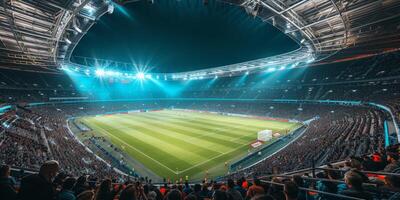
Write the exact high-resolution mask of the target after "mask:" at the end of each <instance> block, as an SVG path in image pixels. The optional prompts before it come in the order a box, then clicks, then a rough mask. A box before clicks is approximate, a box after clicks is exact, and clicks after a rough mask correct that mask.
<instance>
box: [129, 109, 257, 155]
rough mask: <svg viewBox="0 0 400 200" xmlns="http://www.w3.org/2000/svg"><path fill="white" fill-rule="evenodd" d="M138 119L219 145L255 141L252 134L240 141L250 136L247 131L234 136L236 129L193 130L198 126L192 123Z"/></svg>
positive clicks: (200, 128)
mask: <svg viewBox="0 0 400 200" xmlns="http://www.w3.org/2000/svg"><path fill="white" fill-rule="evenodd" d="M129 117H132V116H129ZM136 117H138V118H139V119H138V120H141V119H143V118H146V119H149V120H152V121H156V122H157V123H158V124H160V127H163V128H172V129H173V130H174V131H176V132H181V133H184V134H186V135H189V136H191V137H195V138H201V139H202V140H207V141H209V142H211V143H214V144H217V145H218V144H223V145H226V146H229V147H235V146H237V145H241V144H246V143H248V142H249V139H254V134H252V135H253V136H252V137H250V136H249V137H247V139H246V138H241V139H238V137H242V136H246V135H250V134H249V133H251V132H250V131H247V132H241V133H240V134H232V132H235V131H236V130H235V129H234V127H225V128H224V127H223V126H221V127H218V126H212V127H209V128H204V127H196V128H193V127H195V126H196V123H190V122H186V123H183V121H180V120H177V119H165V117H160V116H155V115H137V116H136ZM163 119H164V120H163Z"/></svg>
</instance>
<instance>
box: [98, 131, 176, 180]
mask: <svg viewBox="0 0 400 200" xmlns="http://www.w3.org/2000/svg"><path fill="white" fill-rule="evenodd" d="M91 125H94V126H95V127H97V128H99V129H101V130H102V131H103V132H105V134H106V135H108V136H111V137H113V138H115V139H116V140H118V141H120V142H122V143H124V144H125V145H127V146H128V147H130V148H132V149H134V150H135V151H137V152H139V153H141V154H143V155H144V156H146V157H147V158H149V159H150V160H152V161H154V162H156V163H157V164H159V165H160V166H162V167H164V168H166V169H168V170H169V171H171V172H172V173H174V174H178V173H176V171H174V170H172V169H171V168H169V167H167V166H165V165H164V164H162V163H160V162H159V161H157V160H155V159H154V158H152V157H151V156H149V155H147V154H145V153H144V152H143V151H140V150H139V149H137V148H135V147H133V146H131V145H130V144H128V143H126V142H125V141H123V140H121V139H120V138H118V137H116V136H114V135H112V134H110V133H109V132H108V131H106V130H104V129H103V128H101V127H99V126H97V125H95V124H91Z"/></svg>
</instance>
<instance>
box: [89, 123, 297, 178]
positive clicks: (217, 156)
mask: <svg viewBox="0 0 400 200" xmlns="http://www.w3.org/2000/svg"><path fill="white" fill-rule="evenodd" d="M94 126H96V127H97V128H100V129H101V130H103V131H104V132H106V135H108V136H111V137H114V138H115V139H117V140H118V141H120V142H122V143H124V144H126V145H127V146H128V147H130V148H132V149H134V150H136V151H138V152H139V153H141V154H143V155H144V156H146V157H147V158H149V159H151V160H152V161H154V162H156V163H157V164H159V165H160V166H162V167H164V168H166V169H168V170H169V171H171V172H172V173H174V174H176V175H178V174H179V173H183V172H186V171H188V170H190V169H193V168H195V167H197V166H200V165H203V164H204V163H207V162H209V161H211V160H214V159H216V158H219V157H221V156H223V155H225V154H229V153H232V152H234V151H236V150H237V149H239V148H242V147H243V146H246V145H248V144H247V143H246V144H243V143H241V142H239V143H240V144H242V145H240V146H239V147H237V148H235V149H232V150H231V151H227V152H224V153H222V152H219V151H218V152H219V153H221V154H219V155H216V156H214V157H212V158H210V159H207V160H204V161H202V162H200V163H197V164H195V165H193V166H191V167H189V168H187V169H184V170H182V171H178V172H176V171H174V170H172V169H171V168H169V167H167V166H165V165H164V164H162V163H160V162H159V161H157V160H155V159H154V158H152V157H150V156H149V155H147V154H145V153H144V152H142V151H140V150H139V149H137V148H135V147H133V146H131V145H130V144H127V143H126V142H125V141H123V140H121V139H120V138H118V137H116V136H114V135H112V134H110V133H109V132H108V131H106V130H104V129H103V128H101V127H99V126H97V125H94ZM240 126H243V125H240V124H238V125H236V126H232V127H235V128H236V127H240ZM127 128H129V127H125V128H124V129H127ZM225 129H229V128H217V129H216V130H218V131H217V132H222V131H223V130H225ZM200 133H201V132H200ZM215 133H216V132H210V133H206V134H201V136H200V137H199V138H201V137H205V136H208V135H211V134H215ZM246 136H247V135H245V136H242V137H238V138H233V139H231V140H228V141H230V142H235V143H236V141H238V140H240V139H241V138H243V137H246ZM296 139H297V138H296Z"/></svg>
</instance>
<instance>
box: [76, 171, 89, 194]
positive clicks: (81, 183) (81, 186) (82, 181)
mask: <svg viewBox="0 0 400 200" xmlns="http://www.w3.org/2000/svg"><path fill="white" fill-rule="evenodd" d="M86 179H87V178H86V176H80V177H79V178H78V180H76V184H75V186H74V188H73V191H74V193H75V195H76V196H77V195H79V194H80V193H82V192H83V191H85V190H87V188H88V187H87V185H86Z"/></svg>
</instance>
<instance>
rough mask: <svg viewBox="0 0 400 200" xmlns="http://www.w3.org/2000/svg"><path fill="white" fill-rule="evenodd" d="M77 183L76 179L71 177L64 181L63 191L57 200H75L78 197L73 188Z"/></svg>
mask: <svg viewBox="0 0 400 200" xmlns="http://www.w3.org/2000/svg"><path fill="white" fill-rule="evenodd" d="M75 182H76V179H75V178H72V177H69V178H66V179H65V180H64V183H63V185H62V189H61V191H60V193H58V195H57V200H75V199H76V196H75V193H74V191H73V190H72V188H73V187H74V185H75Z"/></svg>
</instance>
